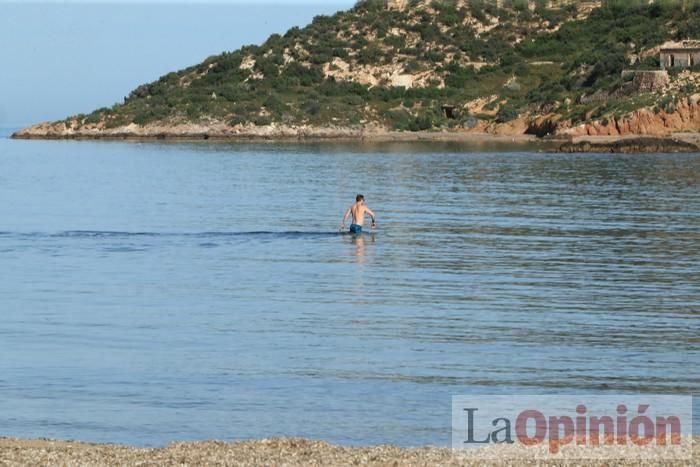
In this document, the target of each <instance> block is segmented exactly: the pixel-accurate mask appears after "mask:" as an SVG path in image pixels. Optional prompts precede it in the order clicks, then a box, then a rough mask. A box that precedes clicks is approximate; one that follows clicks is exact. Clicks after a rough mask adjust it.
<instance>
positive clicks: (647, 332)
mask: <svg viewBox="0 0 700 467" xmlns="http://www.w3.org/2000/svg"><path fill="white" fill-rule="evenodd" d="M8 134H9V130H7V129H6V130H3V132H2V134H1V135H0V136H1V138H0V436H13V437H50V438H61V439H66V438H67V439H80V440H86V441H98V442H100V441H104V442H116V443H128V444H133V445H139V446H154V445H163V444H166V443H168V442H171V441H175V440H200V439H211V438H217V439H224V440H234V439H241V438H263V437H271V436H278V435H285V436H304V437H310V438H320V439H324V440H328V441H332V442H336V443H342V444H345V445H358V444H375V443H395V444H399V445H404V446H415V445H428V444H433V445H448V444H449V442H450V424H451V416H450V404H451V396H452V395H458V394H543V393H544V394H572V393H574V394H586V393H591V394H616V393H621V392H622V393H654V394H698V393H699V392H700V370H699V364H698V363H699V362H700V155H698V154H691V155H688V154H683V155H668V154H654V155H614V156H613V155H590V154H587V155H576V154H567V155H560V154H548V153H542V152H538V150H537V148H534V147H519V148H518V147H499V146H480V147H473V146H472V147H470V146H460V145H450V144H423V145H420V144H413V145H405V144H382V145H357V144H355V145H352V144H345V145H343V144H272V143H269V144H223V143H212V144H208V143H178V144H173V143H129V142H88V141H83V142H71V141H53V142H44V141H12V140H9V139H7V135H8ZM358 192H361V193H363V194H364V195H365V196H366V198H367V203H368V205H369V206H370V207H371V208H372V209H373V210H374V211H375V212H376V214H377V218H378V219H377V220H378V226H377V228H376V230H375V231H374V232H371V233H366V234H365V235H362V236H350V235H344V234H339V233H338V231H337V230H338V225H339V223H340V220H341V217H342V215H343V212H344V210H345V209H346V208H347V207H348V206H349V205H350V204H351V203H352V202H353V200H354V197H355V194H357V193H358ZM696 405H697V404H696ZM695 419H696V421H697V419H698V409H697V407H696V409H695ZM696 427H697V423H696Z"/></svg>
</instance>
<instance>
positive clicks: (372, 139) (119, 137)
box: [10, 130, 564, 144]
mask: <svg viewBox="0 0 700 467" xmlns="http://www.w3.org/2000/svg"><path fill="white" fill-rule="evenodd" d="M10 139H15V140H48V141H63V140H75V141H139V142H163V141H165V142H169V141H172V142H189V141H192V142H200V141H206V142H231V143H234V142H258V141H263V142H265V141H269V142H324V141H325V142H352V143H356V142H358V141H360V142H367V143H400V142H446V143H460V142H464V143H509V144H513V143H516V144H528V143H545V142H547V140H543V139H542V138H538V137H537V136H535V135H526V134H521V135H495V134H490V133H469V132H437V131H436V132H431V131H420V132H401V131H386V132H371V133H360V132H358V133H349V132H348V133H346V132H338V133H326V132H318V133H300V134H287V133H270V134H264V133H231V134H219V133H213V134H208V133H152V134H151V133H147V134H137V133H105V134H84V133H62V134H54V133H43V134H39V133H23V130H20V131H17V132H15V133H13V134H11V135H10ZM561 141H564V139H562V140H561Z"/></svg>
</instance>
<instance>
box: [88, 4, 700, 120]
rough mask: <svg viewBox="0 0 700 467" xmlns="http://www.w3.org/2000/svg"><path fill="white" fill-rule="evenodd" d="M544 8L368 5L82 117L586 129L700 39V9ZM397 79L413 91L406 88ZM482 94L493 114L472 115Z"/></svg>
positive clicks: (176, 75) (166, 79)
mask: <svg viewBox="0 0 700 467" xmlns="http://www.w3.org/2000/svg"><path fill="white" fill-rule="evenodd" d="M547 3H548V2H545V1H537V2H535V5H536V6H535V8H534V9H530V8H528V4H527V1H519V0H511V1H510V2H505V6H503V7H502V8H497V7H496V6H495V4H494V3H493V2H491V1H489V0H471V1H470V2H454V1H446V0H445V1H417V0H414V1H413V2H411V5H410V6H409V8H407V9H404V10H395V9H387V8H386V6H385V2H384V1H381V0H365V1H361V2H358V3H357V5H356V6H355V7H354V8H353V9H351V10H349V11H346V12H340V13H338V14H335V15H333V16H319V17H316V18H315V19H314V20H313V22H312V23H311V24H310V25H308V26H306V27H304V28H292V29H290V30H289V31H287V32H286V33H285V34H284V35H279V34H274V35H272V36H271V37H270V38H269V39H268V40H267V41H266V42H265V43H264V44H262V45H252V46H246V47H243V48H241V49H239V50H237V51H234V52H225V53H222V54H220V55H216V56H212V57H209V58H207V59H206V60H205V61H204V62H202V63H200V64H198V65H196V66H193V67H190V68H187V69H185V70H181V71H178V72H173V73H168V74H167V75H165V76H163V77H161V78H160V79H159V80H158V81H155V82H153V83H149V84H145V85H142V86H139V87H138V88H136V89H135V90H134V91H133V92H131V94H129V96H127V97H126V98H125V100H124V102H123V103H122V104H118V105H115V106H113V107H112V108H103V109H99V110H97V111H95V112H94V113H92V114H90V115H81V116H78V120H79V121H81V122H83V123H98V122H104V124H105V126H107V127H117V126H121V125H125V124H129V123H136V124H139V125H143V124H147V123H152V122H162V123H164V124H172V123H189V122H197V123H207V122H212V121H216V122H226V123H228V124H230V125H236V124H244V123H253V124H255V125H260V126H262V125H268V124H270V123H272V122H276V123H280V124H287V125H301V124H308V125H317V126H326V125H335V126H360V125H363V124H367V123H371V122H377V123H380V124H383V125H386V126H388V127H392V128H395V129H400V130H411V131H414V130H426V129H431V128H436V127H454V126H457V125H468V124H473V122H475V121H478V120H479V119H485V120H493V121H498V122H506V121H509V120H512V119H514V118H516V117H517V115H518V114H520V113H523V112H533V113H534V112H543V111H550V110H556V109H559V111H560V112H564V111H565V112H566V114H567V115H568V116H569V117H571V118H573V119H575V120H576V119H583V118H585V117H590V116H595V115H603V114H606V113H610V112H615V111H619V110H621V109H622V108H625V109H627V108H628V107H629V106H630V105H631V104H630V103H631V102H637V103H638V104H639V105H642V104H647V103H648V102H645V101H644V99H641V100H636V101H630V100H626V99H619V100H617V101H616V100H615V99H611V100H608V101H607V102H606V103H605V104H593V105H591V104H580V103H579V102H580V101H581V99H580V98H581V96H582V95H589V96H590V95H592V94H594V93H596V92H597V91H613V90H614V89H616V87H619V86H620V85H621V84H622V81H621V78H620V72H621V71H622V69H623V68H634V67H637V68H658V54H656V53H651V52H649V51H650V50H651V49H652V48H653V47H655V46H658V45H659V44H661V43H662V42H664V41H665V40H672V39H673V40H680V39H686V38H700V20H698V18H700V1H694V0H686V1H684V2H680V1H675V0H661V1H659V0H657V2H656V3H654V4H653V5H648V2H646V1H643V0H607V1H604V2H603V5H602V6H601V7H599V8H596V9H594V10H593V11H592V12H590V14H585V12H583V11H581V10H580V8H581V7H580V6H576V5H577V3H576V2H573V3H571V4H568V5H566V6H564V7H563V8H561V9H549V8H547V6H546V5H547ZM681 3H682V4H683V5H681ZM681 6H683V7H681ZM645 52H649V53H645ZM635 58H636V60H633V59H635ZM632 61H634V62H635V63H634V65H632V64H631V63H632ZM397 76H398V77H399V78H397ZM400 76H403V77H404V78H405V77H408V78H410V79H412V80H414V83H413V86H412V87H408V88H407V87H404V86H401V85H400V84H402V82H401V79H403V78H401V77H400ZM392 80H395V82H392ZM686 91H687V92H691V91H695V92H697V91H696V90H694V89H687V90H686ZM477 98H485V105H482V106H480V107H479V108H478V109H477V110H475V111H474V112H473V114H470V113H469V111H467V110H464V106H465V104H466V103H468V102H470V101H473V100H475V99H477ZM446 104H449V105H454V106H456V109H457V111H456V115H455V118H447V117H446V115H445V114H444V112H443V110H442V106H443V105H446ZM562 109H563V110H562ZM630 110H631V109H630Z"/></svg>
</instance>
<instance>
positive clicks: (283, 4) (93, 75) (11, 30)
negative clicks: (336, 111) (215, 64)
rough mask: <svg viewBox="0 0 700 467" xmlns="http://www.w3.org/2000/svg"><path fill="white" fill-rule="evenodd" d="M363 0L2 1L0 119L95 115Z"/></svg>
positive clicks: (7, 122) (3, 122) (15, 122)
mask: <svg viewBox="0 0 700 467" xmlns="http://www.w3.org/2000/svg"><path fill="white" fill-rule="evenodd" d="M355 3H356V2H355V0H325V1H321V0H304V1H303V2H299V1H290V0H274V1H272V0H263V1H257V2H254V3H252V2H251V0H248V1H240V0H206V1H198V0H189V1H174V0H169V1H163V0H149V1H147V2H144V1H138V2H137V1H132V0H121V1H117V0H111V1H107V0H92V1H87V0H85V1H78V0H69V1H65V0H44V1H31V2H27V1H22V2H19V1H8V0H0V44H1V45H0V127H20V126H24V125H27V124H30V123H36V122H39V121H45V120H55V119H61V118H64V117H66V116H68V115H73V114H76V113H80V112H83V113H88V112H90V111H92V110H95V109H97V108H99V107H109V106H111V105H112V104H114V103H116V102H121V101H122V100H123V98H124V96H126V95H127V94H128V93H129V92H130V91H131V90H132V89H134V88H135V87H137V86H138V85H139V84H143V83H145V82H149V81H153V80H155V79H158V78H159V77H160V76H162V75H164V74H166V73H168V72H170V71H175V70H178V69H182V68H185V67H187V66H189V65H194V64H196V63H199V62H201V61H202V60H204V59H205V58H206V57H208V56H210V55H214V54H218V53H221V52H223V51H231V50H235V49H237V48H239V47H240V46H242V45H245V44H259V43H261V42H262V41H264V40H265V39H266V38H267V37H268V36H269V35H270V34H272V33H275V32H276V33H280V34H282V33H284V32H285V31H287V30H288V29H289V28H290V27H292V26H304V25H306V24H308V23H309V22H310V21H311V19H312V18H313V17H314V16H316V15H318V14H332V13H334V12H336V11H338V10H343V9H347V8H350V7H352V6H353V5H354V4H355Z"/></svg>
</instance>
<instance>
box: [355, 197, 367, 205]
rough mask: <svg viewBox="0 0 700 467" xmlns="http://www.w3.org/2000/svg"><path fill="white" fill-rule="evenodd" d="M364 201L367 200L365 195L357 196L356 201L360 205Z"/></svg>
mask: <svg viewBox="0 0 700 467" xmlns="http://www.w3.org/2000/svg"><path fill="white" fill-rule="evenodd" d="M364 200H365V195H357V196H355V201H357V202H358V203H359V202H360V201H364Z"/></svg>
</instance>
